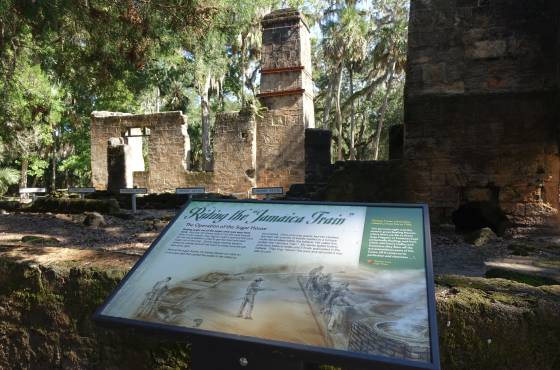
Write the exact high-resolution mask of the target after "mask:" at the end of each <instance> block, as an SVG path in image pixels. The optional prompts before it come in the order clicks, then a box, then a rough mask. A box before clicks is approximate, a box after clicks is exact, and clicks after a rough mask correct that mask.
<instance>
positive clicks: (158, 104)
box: [156, 86, 160, 113]
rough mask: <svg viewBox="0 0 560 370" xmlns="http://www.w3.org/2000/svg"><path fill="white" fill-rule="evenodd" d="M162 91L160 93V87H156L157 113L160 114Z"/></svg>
mask: <svg viewBox="0 0 560 370" xmlns="http://www.w3.org/2000/svg"><path fill="white" fill-rule="evenodd" d="M159 97H160V91H159V86H156V113H159V109H160V107H159V106H160V100H159Z"/></svg>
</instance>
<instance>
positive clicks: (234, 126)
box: [213, 112, 257, 194]
mask: <svg viewBox="0 0 560 370" xmlns="http://www.w3.org/2000/svg"><path fill="white" fill-rule="evenodd" d="M214 127H215V133H216V134H215V137H214V163H215V164H214V178H213V182H214V184H215V189H214V191H215V192H218V193H230V194H231V193H239V192H244V193H246V192H247V190H248V189H251V188H252V187H256V184H257V183H256V176H255V172H256V155H255V145H256V140H255V135H256V122H255V117H254V116H253V115H252V114H251V113H250V112H239V113H238V112H235V113H222V114H220V115H218V116H217V117H216V122H215V126H214Z"/></svg>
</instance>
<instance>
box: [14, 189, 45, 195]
mask: <svg viewBox="0 0 560 370" xmlns="http://www.w3.org/2000/svg"><path fill="white" fill-rule="evenodd" d="M46 192H47V189H45V188H21V189H19V193H20V194H30V193H46Z"/></svg>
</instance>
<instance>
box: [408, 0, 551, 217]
mask: <svg viewBox="0 0 560 370" xmlns="http://www.w3.org/2000/svg"><path fill="white" fill-rule="evenodd" d="M559 9H560V4H559V3H558V2H557V1H554V0H538V1H513V0H485V1H474V0H472V1H466V0H456V1H430V0H422V1H420V0H418V1H412V3H411V15H410V30H409V53H408V70H407V89H406V92H407V94H406V103H405V106H406V113H405V125H406V129H405V132H406V137H405V156H404V157H405V159H406V160H408V161H410V162H411V163H412V164H413V165H412V166H411V167H412V168H413V169H414V168H415V169H416V173H418V174H419V176H418V178H417V180H416V181H415V183H414V188H415V189H416V190H417V191H418V193H419V194H422V198H419V199H418V200H422V201H426V202H429V203H430V204H431V205H432V207H433V208H435V209H436V210H435V212H434V213H436V214H438V213H439V214H438V216H441V217H445V218H447V217H449V215H450V212H451V211H452V210H453V209H456V208H458V206H459V205H460V204H463V203H466V202H472V201H491V202H497V203H498V204H499V206H500V207H502V208H503V209H504V210H505V211H506V212H507V213H508V214H509V215H511V216H512V217H513V219H514V220H515V221H518V222H522V223H523V222H526V221H527V220H528V216H529V213H530V212H531V211H533V210H534V209H535V208H537V209H539V210H540V211H537V213H539V212H544V209H547V210H548V209H549V207H552V208H554V209H557V208H558V206H559V198H558V197H559V193H558V191H559V189H558V188H559V185H560V178H559V174H560V172H559V157H558V141H557V125H558V109H557V103H558V78H557V76H558V75H557V74H558V72H557V71H558V69H557V67H558V61H557V56H558V40H559V33H558V31H559V14H560V11H559ZM543 207H544V208H543ZM547 212H548V211H547ZM547 212H545V213H547ZM539 221H543V220H542V219H541V220H539Z"/></svg>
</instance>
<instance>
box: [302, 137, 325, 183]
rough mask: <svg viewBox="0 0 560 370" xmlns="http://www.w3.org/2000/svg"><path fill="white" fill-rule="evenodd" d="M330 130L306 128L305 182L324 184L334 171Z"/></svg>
mask: <svg viewBox="0 0 560 370" xmlns="http://www.w3.org/2000/svg"><path fill="white" fill-rule="evenodd" d="M331 139H332V133H331V131H330V130H324V129H318V128H308V129H307V130H305V183H306V184H324V183H326V182H327V181H328V179H329V176H330V175H331V172H332V164H331Z"/></svg>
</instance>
